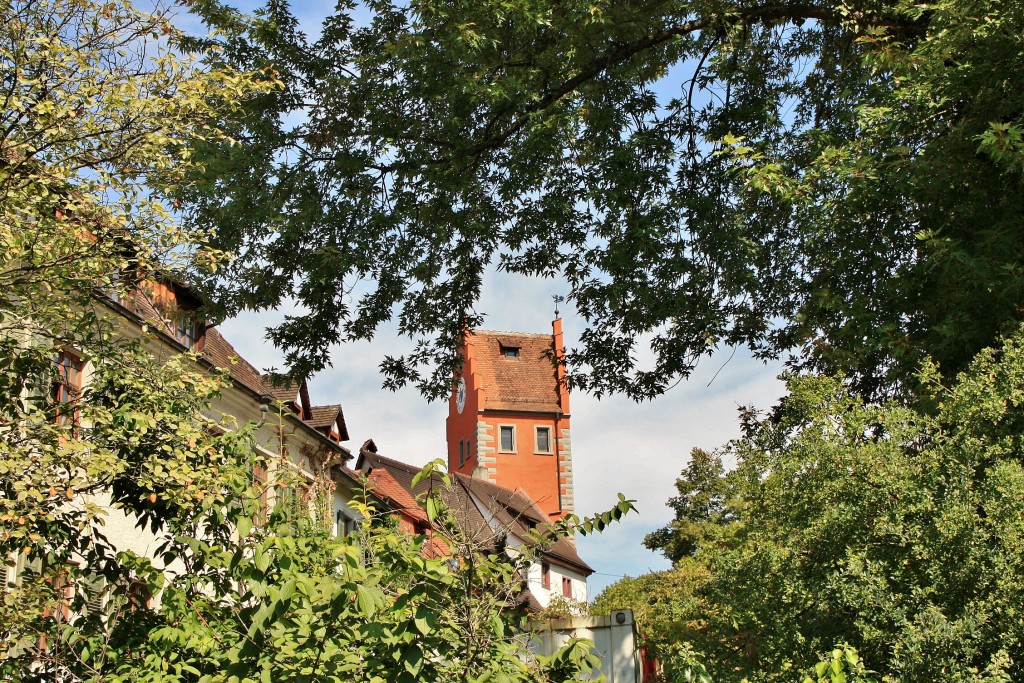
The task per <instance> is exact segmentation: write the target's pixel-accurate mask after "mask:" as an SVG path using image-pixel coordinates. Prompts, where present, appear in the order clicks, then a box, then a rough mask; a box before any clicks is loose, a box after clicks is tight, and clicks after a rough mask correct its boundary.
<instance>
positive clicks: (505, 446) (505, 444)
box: [500, 425, 516, 453]
mask: <svg viewBox="0 0 1024 683" xmlns="http://www.w3.org/2000/svg"><path fill="white" fill-rule="evenodd" d="M500 430H501V450H502V451H504V452H506V453H509V452H514V451H515V450H516V428H515V427H514V426H513V425H502V426H501V427H500Z"/></svg>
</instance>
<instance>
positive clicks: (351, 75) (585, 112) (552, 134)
mask: <svg viewBox="0 0 1024 683" xmlns="http://www.w3.org/2000/svg"><path fill="white" fill-rule="evenodd" d="M196 11H197V12H199V13H200V14H201V15H202V16H203V17H204V18H205V19H206V20H207V21H208V22H209V23H210V24H211V25H213V26H217V27H220V28H221V29H222V30H223V32H224V33H223V35H222V37H220V38H216V39H203V40H196V41H195V43H196V45H197V46H205V47H206V48H208V49H209V52H208V55H209V60H210V61H211V63H214V64H229V65H234V66H236V67H239V68H242V69H252V70H263V72H265V73H267V74H270V75H272V76H273V77H274V78H277V79H280V81H281V83H282V87H281V88H280V89H279V90H276V91H275V92H272V93H267V94H265V95H263V96H260V97H258V98H254V99H252V100H250V101H249V103H248V105H247V110H246V112H245V114H244V115H243V116H240V117H236V118H233V119H232V120H231V121H228V122H226V125H228V126H229V128H230V130H231V132H232V136H233V137H234V138H235V139H237V140H240V141H243V142H244V144H243V145H241V146H231V145H226V144H223V143H215V144H208V143H205V142H202V141H200V142H198V143H196V145H195V153H196V155H197V156H200V157H201V158H203V159H204V160H206V162H207V163H206V164H205V166H204V168H203V172H202V173H200V174H197V175H195V176H193V178H192V179H193V180H194V181H195V184H190V185H188V186H187V187H185V188H183V189H182V191H181V192H180V198H181V199H182V200H183V210H184V212H185V216H186V218H187V222H188V224H189V225H190V226H192V227H194V228H199V229H203V230H211V231H214V232H215V234H216V243H217V245H218V247H220V248H222V249H224V250H227V251H230V252H232V253H234V254H235V260H234V261H233V262H232V263H231V265H230V267H229V268H228V269H227V270H226V271H225V272H224V273H222V274H221V275H220V276H219V279H216V280H213V279H211V281H210V282H209V285H210V288H211V291H213V289H214V287H216V286H218V285H226V289H225V291H223V295H222V296H221V297H220V304H221V307H222V312H225V313H227V312H232V311H236V310H239V309H243V308H259V307H265V306H273V305H276V304H278V303H281V302H283V301H286V300H290V301H295V302H297V303H298V304H299V311H298V312H297V313H295V314H294V315H292V316H291V317H289V318H287V319H286V320H285V321H284V322H283V323H281V324H280V325H277V326H276V327H274V328H273V329H272V330H270V334H271V337H272V338H273V339H274V340H275V341H276V342H277V343H278V345H279V346H281V348H282V349H284V350H285V351H286V352H287V353H288V354H289V355H288V360H289V363H290V365H291V366H292V368H293V369H294V370H295V371H296V372H297V373H298V374H301V375H308V374H309V373H311V372H313V371H315V370H317V369H319V368H322V367H323V366H325V365H326V364H327V363H329V354H328V350H327V349H328V347H329V346H330V345H331V344H333V343H335V342H338V341H342V340H345V339H364V338H369V337H371V336H372V335H373V333H374V331H375V330H377V329H378V328H379V326H380V325H381V324H383V323H384V322H386V321H389V320H392V319H396V322H397V325H398V328H399V330H400V331H401V332H402V333H403V334H406V335H409V336H410V337H412V338H414V339H416V340H417V345H416V347H415V349H414V350H413V351H412V352H410V353H409V354H407V355H405V356H403V357H397V358H387V359H385V360H384V361H383V362H382V369H383V371H384V373H385V376H386V379H385V383H386V385H387V386H391V387H396V386H400V385H402V384H405V383H414V384H417V385H418V386H419V387H420V389H421V390H422V391H424V392H425V393H426V394H427V395H428V396H431V397H438V396H443V395H446V394H447V392H448V391H449V382H450V378H451V372H452V368H453V366H455V364H456V359H455V356H454V354H455V351H454V349H455V347H456V346H457V342H458V339H459V335H460V334H461V333H462V331H463V329H464V326H465V324H466V323H467V322H468V323H469V324H470V325H471V326H473V325H476V324H478V323H480V322H481V320H482V318H483V313H482V312H481V311H479V310H478V309H477V307H476V302H477V300H478V298H479V295H480V289H481V285H482V282H483V278H484V275H485V273H487V272H488V269H490V268H498V269H503V270H506V271H510V272H515V273H525V274H530V275H536V276H541V277H550V278H557V279H559V280H563V281H564V282H565V286H567V287H568V289H569V291H570V297H569V298H570V300H571V301H572V302H573V304H574V305H575V308H576V310H577V311H578V312H579V313H580V314H582V316H583V317H584V318H585V319H586V321H587V323H588V326H587V329H586V331H585V332H584V333H583V334H582V335H581V341H580V345H579V346H578V348H574V349H571V350H570V353H569V354H568V359H567V360H568V363H569V366H570V370H571V381H572V382H573V383H574V385H576V386H580V387H582V388H585V389H588V390H591V391H593V392H595V393H598V394H601V393H605V392H612V391H621V392H625V393H627V394H629V395H631V396H633V397H636V398H640V397H648V396H650V395H652V394H656V393H658V392H659V391H661V390H664V389H665V388H666V387H668V386H670V384H671V383H672V382H673V381H674V380H675V378H676V377H678V376H680V375H684V376H685V375H686V374H688V373H689V372H690V370H691V369H692V368H693V366H694V364H695V363H696V362H697V361H698V360H699V359H700V358H701V357H702V356H704V355H706V354H708V353H710V352H711V351H712V350H713V349H714V348H716V347H718V346H721V345H723V344H745V345H748V346H749V347H750V348H752V349H753V350H754V352H755V353H756V354H758V355H760V356H763V357H778V356H787V355H788V356H790V357H791V359H792V362H793V363H794V364H795V365H798V366H801V367H807V368H813V369H818V370H826V371H833V370H839V371H843V372H844V373H846V374H847V375H848V376H849V377H851V380H852V381H853V382H854V383H855V385H856V386H857V388H858V389H859V390H860V391H861V393H863V394H865V395H870V396H878V395H886V394H892V393H898V392H901V391H904V390H905V389H907V387H906V386H905V383H904V382H903V381H902V379H905V378H906V377H909V376H910V375H912V374H913V369H914V368H915V367H916V366H917V363H919V362H920V360H921V358H922V357H923V356H924V355H926V354H928V355H931V356H932V357H933V358H935V359H936V360H937V361H938V362H939V365H940V367H941V368H942V370H943V372H945V373H953V372H955V371H957V370H959V369H962V368H963V367H964V366H965V364H966V362H967V361H968V359H969V358H971V356H972V355H973V354H974V353H975V352H976V351H977V350H978V349H980V348H983V347H984V346H986V345H987V344H989V343H991V342H992V341H993V340H994V339H995V338H996V336H997V335H998V334H999V333H1000V331H1002V330H1003V329H1004V325H1006V324H1008V323H1013V322H1014V321H1016V320H1018V319H1019V318H1020V310H1021V309H1022V304H1024V292H1022V289H1021V288H1022V284H1021V283H1022V282H1024V278H1021V277H1020V273H1019V265H1018V264H1019V263H1020V261H1021V258H1020V257H1021V248H1022V247H1021V245H1022V244H1024V240H1022V238H1021V227H1022V226H1021V215H1022V206H1021V202H1022V201H1024V199H1022V198H1024V191H1022V189H1024V188H1022V187H1021V183H1022V176H1021V174H1020V168H1021V165H1022V162H1021V158H1022V157H1021V154H1022V150H1024V146H1022V145H1020V144H1019V141H1020V137H1021V131H1022V125H1024V122H1022V116H1024V114H1022V110H1021V108H1020V105H1019V102H1018V100H1017V98H1016V97H1015V93H1017V92H1019V91H1020V90H1021V88H1022V87H1024V82H1022V79H1024V76H1022V74H1024V64H1022V59H1024V57H1022V56H1021V55H1024V50H1022V49H1021V48H1022V46H1021V40H1022V39H1021V35H1024V31H1022V29H1024V16H1022V15H1024V9H1022V8H1021V7H1020V5H1019V3H1005V2H995V1H991V0H989V1H984V2H980V3H978V2H968V1H967V0H934V1H932V2H926V3H909V2H887V3H876V2H862V1H859V0H858V1H853V2H830V1H826V0H820V1H814V2H750V1H743V2H719V1H717V0H715V1H711V0H695V1H690V2H672V3H667V2H654V3H648V2H612V1H610V0H607V1H600V0H599V1H591V0H587V1H582V0H574V1H570V2H551V1H550V0H529V1H528V0H520V1H516V2H506V1H501V2H499V1H497V0H486V1H474V2H450V1H446V2H441V1H440V0H421V1H419V2H414V3H398V2H394V3H392V2H384V1H381V2H373V3H368V4H366V5H365V6H363V5H361V6H360V8H359V11H358V12H357V11H356V8H355V6H354V5H348V4H345V3H342V4H341V5H339V7H338V9H337V10H336V13H335V14H333V15H332V16H329V17H327V18H326V19H325V20H324V22H323V26H322V27H321V28H322V30H321V31H320V33H319V34H318V37H317V38H316V39H315V40H312V39H309V38H307V37H306V36H305V35H304V34H303V33H302V32H301V30H300V29H299V27H298V24H297V21H296V19H295V17H294V15H293V14H292V13H291V11H290V10H289V8H288V6H287V5H286V4H285V3H283V2H279V1H276V0H275V1H272V2H269V3H268V4H267V5H266V7H265V8H263V9H262V10H260V11H259V12H257V14H256V16H255V18H248V17H245V16H243V15H240V14H239V13H237V12H235V11H233V10H230V9H229V8H227V7H225V6H223V5H221V4H218V3H215V2H204V3H198V4H197V7H196ZM560 286H561V285H560ZM644 346H647V347H649V349H650V351H652V352H653V353H652V358H653V360H651V361H649V362H648V363H647V364H642V363H640V362H639V361H638V360H637V359H638V358H644V357H647V354H643V353H641V351H642V350H643V347H644Z"/></svg>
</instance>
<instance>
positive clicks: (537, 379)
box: [446, 318, 573, 520]
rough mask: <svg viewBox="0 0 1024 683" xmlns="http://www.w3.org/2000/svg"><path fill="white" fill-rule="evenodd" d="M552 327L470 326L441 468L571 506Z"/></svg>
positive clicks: (552, 507)
mask: <svg viewBox="0 0 1024 683" xmlns="http://www.w3.org/2000/svg"><path fill="white" fill-rule="evenodd" d="M551 327H552V333H551V334H550V335H548V334H522V333H518V332H487V331H476V332H471V333H469V334H468V335H467V337H466V343H465V346H464V347H463V348H462V357H463V366H462V372H461V373H460V374H459V376H458V377H456V378H455V387H454V390H453V392H452V396H451V399H450V401H449V407H448V420H447V423H446V427H447V436H448V469H449V471H452V472H461V473H463V474H466V475H471V476H473V477H477V478H480V479H485V480H487V481H490V482H492V483H494V484H497V485H499V486H502V487H504V488H507V489H512V490H515V489H520V490H522V491H523V492H524V493H526V494H527V495H528V496H530V498H532V499H533V500H534V502H536V503H537V505H538V506H539V507H540V508H541V509H542V510H544V512H546V513H547V514H548V516H549V517H550V518H551V519H552V520H556V519H558V518H560V517H562V516H563V515H566V514H568V513H570V512H572V511H573V483H572V443H571V440H570V429H569V417H570V415H569V392H568V391H567V389H566V386H565V366H564V364H563V363H562V359H563V355H564V352H565V346H564V343H563V340H562V319H561V318H555V320H554V322H552V324H551Z"/></svg>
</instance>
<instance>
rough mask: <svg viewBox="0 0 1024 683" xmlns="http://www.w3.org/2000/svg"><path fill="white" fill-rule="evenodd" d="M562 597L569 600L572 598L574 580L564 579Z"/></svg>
mask: <svg viewBox="0 0 1024 683" xmlns="http://www.w3.org/2000/svg"><path fill="white" fill-rule="evenodd" d="M562 595H564V596H565V597H567V598H571V597H572V579H570V578H569V577H568V576H563V577H562Z"/></svg>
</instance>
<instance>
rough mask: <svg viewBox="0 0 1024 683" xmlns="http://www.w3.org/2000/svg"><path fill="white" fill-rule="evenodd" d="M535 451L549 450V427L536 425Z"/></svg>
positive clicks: (547, 451)
mask: <svg viewBox="0 0 1024 683" xmlns="http://www.w3.org/2000/svg"><path fill="white" fill-rule="evenodd" d="M536 433H537V443H536V449H535V450H536V452H537V453H550V452H551V427H537V431H536Z"/></svg>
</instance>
